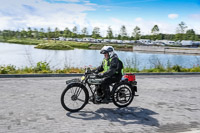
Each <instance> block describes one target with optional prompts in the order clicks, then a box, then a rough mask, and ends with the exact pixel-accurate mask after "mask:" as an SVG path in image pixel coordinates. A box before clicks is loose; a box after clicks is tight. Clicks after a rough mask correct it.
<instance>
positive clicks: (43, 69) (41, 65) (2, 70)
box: [0, 62, 200, 74]
mask: <svg viewBox="0 0 200 133" xmlns="http://www.w3.org/2000/svg"><path fill="white" fill-rule="evenodd" d="M143 72H145V73H164V72H165V73H167V72H200V67H199V66H194V67H192V68H182V67H181V66H179V65H174V66H172V67H168V68H163V67H160V68H150V69H146V68H144V69H143V70H140V71H139V70H138V69H136V68H124V73H143ZM33 73H84V69H83V68H73V67H67V68H64V69H56V70H51V69H50V66H49V64H48V63H47V62H38V63H37V65H36V66H34V67H24V68H16V66H14V65H7V66H5V65H4V66H0V74H33Z"/></svg>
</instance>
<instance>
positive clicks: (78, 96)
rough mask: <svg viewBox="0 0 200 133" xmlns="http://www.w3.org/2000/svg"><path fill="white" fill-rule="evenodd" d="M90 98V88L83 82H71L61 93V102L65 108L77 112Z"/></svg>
mask: <svg viewBox="0 0 200 133" xmlns="http://www.w3.org/2000/svg"><path fill="white" fill-rule="evenodd" d="M88 99H89V94H88V90H87V89H86V87H85V86H84V85H83V84H81V83H71V84H69V85H68V86H67V87H66V88H65V90H64V91H63V93H62V95H61V104H62V106H63V108H64V109H65V110H67V111H70V112H77V111H79V110H81V109H83V108H84V107H85V105H86V104H87V103H88Z"/></svg>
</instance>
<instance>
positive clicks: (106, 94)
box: [101, 88, 110, 103]
mask: <svg viewBox="0 0 200 133" xmlns="http://www.w3.org/2000/svg"><path fill="white" fill-rule="evenodd" d="M101 102H102V103H109V102H110V90H109V88H107V89H106V90H105V91H104V99H103V100H102V101H101Z"/></svg>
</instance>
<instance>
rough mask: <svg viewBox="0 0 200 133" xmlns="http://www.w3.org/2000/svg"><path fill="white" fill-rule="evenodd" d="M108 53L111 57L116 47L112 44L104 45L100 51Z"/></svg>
mask: <svg viewBox="0 0 200 133" xmlns="http://www.w3.org/2000/svg"><path fill="white" fill-rule="evenodd" d="M105 53H108V54H109V56H110V57H112V56H113V55H114V48H113V47H112V46H103V48H102V49H101V51H100V54H105Z"/></svg>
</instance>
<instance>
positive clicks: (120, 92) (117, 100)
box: [112, 83, 135, 108]
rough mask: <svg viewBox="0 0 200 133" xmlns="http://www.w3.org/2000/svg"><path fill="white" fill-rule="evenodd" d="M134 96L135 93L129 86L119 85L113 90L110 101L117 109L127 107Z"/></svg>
mask: <svg viewBox="0 0 200 133" xmlns="http://www.w3.org/2000/svg"><path fill="white" fill-rule="evenodd" d="M134 96H135V91H133V89H132V88H131V86H130V85H129V84H126V83H120V84H118V85H117V86H115V88H114V89H113V94H112V99H113V103H114V104H115V105H116V106H117V107H119V108H123V107H127V106H128V105H129V104H130V103H131V102H132V101H133V98H134Z"/></svg>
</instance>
